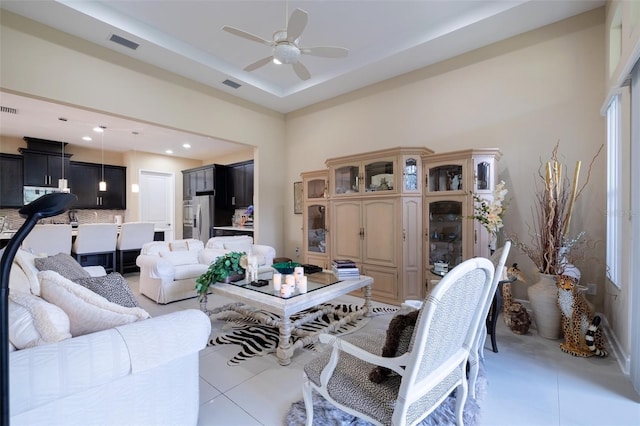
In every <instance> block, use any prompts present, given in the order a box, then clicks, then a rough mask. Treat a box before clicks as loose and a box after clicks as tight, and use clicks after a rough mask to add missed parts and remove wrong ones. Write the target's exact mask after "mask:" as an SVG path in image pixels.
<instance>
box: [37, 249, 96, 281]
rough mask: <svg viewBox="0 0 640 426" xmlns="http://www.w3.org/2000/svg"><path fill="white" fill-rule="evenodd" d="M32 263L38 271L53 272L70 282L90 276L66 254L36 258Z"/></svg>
mask: <svg viewBox="0 0 640 426" xmlns="http://www.w3.org/2000/svg"><path fill="white" fill-rule="evenodd" d="M34 263H35V265H36V268H38V270H40V271H55V272H57V273H59V274H60V275H62V276H63V277H65V278H67V279H69V280H72V281H74V280H75V279H77V278H89V277H90V276H91V275H90V274H89V273H88V272H87V271H85V270H84V269H83V268H82V266H80V264H79V263H78V262H77V261H76V260H75V259H74V258H73V257H71V256H70V255H68V254H66V253H58V254H56V255H55V256H48V257H42V258H38V259H35V260H34Z"/></svg>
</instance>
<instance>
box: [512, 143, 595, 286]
mask: <svg viewBox="0 0 640 426" xmlns="http://www.w3.org/2000/svg"><path fill="white" fill-rule="evenodd" d="M559 147H560V142H559V141H558V142H557V143H556V145H555V147H554V149H553V151H552V153H551V158H550V160H549V161H547V162H546V163H545V164H541V166H540V169H539V170H538V176H539V178H540V182H536V203H535V204H534V206H533V207H532V215H533V224H532V225H531V226H529V237H530V239H531V244H530V245H527V244H524V243H522V242H520V241H518V238H517V237H512V239H513V241H515V245H516V246H517V247H518V248H520V249H521V250H522V251H523V252H524V253H525V254H526V255H527V256H528V257H529V258H530V259H531V260H532V261H533V263H535V265H536V266H537V267H538V270H539V271H540V272H541V273H543V274H561V273H562V272H563V270H564V267H565V265H566V264H567V262H568V261H567V259H566V256H567V254H568V253H569V251H570V250H571V248H572V247H574V246H575V245H576V243H578V242H579V241H580V239H581V238H582V237H583V236H584V232H579V233H577V235H576V236H575V237H574V238H570V237H569V226H570V224H571V215H572V213H573V206H574V204H575V201H576V200H577V199H578V197H579V196H580V194H581V193H582V191H583V190H584V188H585V186H586V185H587V183H589V178H590V177H591V169H592V167H593V164H594V161H595V159H596V158H597V157H598V155H600V152H601V151H602V149H603V147H604V145H602V146H600V148H599V149H598V152H597V153H596V154H595V156H594V157H593V158H592V160H591V163H590V164H589V168H588V171H587V178H586V180H585V182H584V184H583V185H582V187H581V188H580V190H578V181H579V177H580V167H581V162H580V161H578V162H576V166H575V169H574V173H573V180H572V181H571V182H570V181H569V179H568V178H567V177H566V176H567V173H566V166H565V165H564V164H562V163H561V162H560V161H559V160H558V149H559Z"/></svg>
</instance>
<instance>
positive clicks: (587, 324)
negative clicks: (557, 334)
mask: <svg viewBox="0 0 640 426" xmlns="http://www.w3.org/2000/svg"><path fill="white" fill-rule="evenodd" d="M577 284H578V283H577V281H576V280H575V278H573V277H570V276H568V275H559V276H558V281H557V287H558V307H559V308H560V311H561V312H562V330H563V332H564V343H561V344H560V349H562V351H564V352H566V353H568V354H571V355H573V356H579V357H590V356H599V357H605V356H607V351H606V350H604V336H603V334H602V329H600V328H599V327H598V326H599V325H600V317H599V316H597V315H594V314H593V312H591V308H590V307H589V305H588V304H587V301H586V299H585V298H584V296H583V295H582V294H580V293H579V292H578V285H577Z"/></svg>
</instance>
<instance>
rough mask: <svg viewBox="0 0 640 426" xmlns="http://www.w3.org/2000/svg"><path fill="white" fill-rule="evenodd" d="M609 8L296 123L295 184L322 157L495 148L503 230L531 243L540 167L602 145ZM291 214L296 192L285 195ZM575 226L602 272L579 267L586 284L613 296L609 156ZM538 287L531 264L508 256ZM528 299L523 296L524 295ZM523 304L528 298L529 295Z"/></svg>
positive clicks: (291, 139) (321, 108) (337, 102)
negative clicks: (505, 195)
mask: <svg viewBox="0 0 640 426" xmlns="http://www.w3.org/2000/svg"><path fill="white" fill-rule="evenodd" d="M603 24H604V10H603V9H599V10H596V11H594V12H590V13H587V14H583V15H580V16H578V17H575V18H572V19H569V20H567V21H563V22H561V23H558V24H555V25H551V26H549V27H545V28H543V29H540V30H536V31H533V32H530V33H527V34H524V35H521V36H517V37H514V38H512V39H510V40H506V41H504V42H500V43H496V44H494V45H491V46H489V47H486V48H483V49H479V50H477V51H474V52H471V53H469V54H466V55H462V56H460V57H457V58H454V59H452V60H449V61H446V62H443V63H440V64H437V65H434V66H432V67H429V68H425V69H422V70H419V71H416V72H413V73H411V74H407V75H405V76H402V77H399V78H395V79H392V80H389V81H387V82H384V83H382V84H379V85H376V86H374V87H370V88H367V89H364V90H360V91H358V92H355V93H351V94H349V95H346V96H343V97H341V98H338V99H334V100H333V101H331V102H326V103H324V104H321V105H316V106H313V107H310V108H308V109H306V110H302V111H298V112H295V113H292V114H289V115H288V116H287V143H288V145H289V149H288V152H287V156H288V157H287V164H289V165H290V167H289V168H287V171H288V175H287V184H288V185H289V186H291V184H292V183H293V182H294V181H296V180H300V176H299V174H300V172H302V171H305V170H315V169H320V168H323V167H324V159H326V158H328V157H334V156H337V155H344V154H349V153H358V152H365V151H369V150H375V149H380V148H384V147H390V146H400V145H401V146H418V145H420V146H426V147H428V148H431V149H433V150H434V151H436V152H445V151H452V150H457V149H464V148H471V147H498V148H500V149H501V150H502V152H503V158H502V160H501V161H500V167H499V174H500V178H501V179H503V180H504V181H505V182H506V184H507V187H508V189H509V197H510V198H511V204H510V207H509V210H508V211H507V214H506V218H505V231H506V232H507V233H515V234H517V235H519V236H520V237H521V238H523V239H525V241H526V238H525V235H526V234H527V228H526V224H527V223H531V213H530V211H531V206H532V198H533V197H532V185H533V184H534V182H535V180H536V178H535V176H536V173H537V170H538V165H539V160H540V159H544V160H546V159H547V158H548V157H549V156H550V154H551V151H552V149H553V147H554V145H555V143H556V142H557V141H560V144H561V146H560V153H561V160H563V161H566V163H567V164H569V165H570V171H571V172H572V171H573V166H574V164H575V161H576V160H582V161H583V164H584V167H583V175H582V176H583V179H584V178H585V177H586V173H584V172H586V170H585V169H586V166H587V164H588V163H589V161H590V160H591V157H592V156H593V155H594V154H595V153H596V152H597V150H598V148H599V147H600V145H601V144H603V143H604V142H605V126H604V119H603V117H601V115H600V112H599V110H600V105H601V103H602V99H603V97H604V90H603V87H602V81H603V80H604V25H603ZM285 193H286V196H287V200H286V204H287V205H291V204H292V191H290V190H289V188H285ZM575 211H576V212H577V214H575V215H574V217H573V219H572V228H573V229H575V230H585V231H587V233H588V238H589V239H590V240H591V241H592V242H593V244H594V245H595V248H594V249H593V250H592V251H591V252H590V255H591V256H593V259H595V260H596V261H595V262H588V263H587V264H585V265H583V266H582V269H583V274H584V279H585V281H584V282H595V283H597V284H598V288H599V295H598V296H597V297H596V298H595V299H594V301H595V302H596V303H597V304H598V305H599V306H600V307H601V305H602V293H603V291H604V266H605V265H604V259H605V258H604V239H605V220H604V219H605V215H604V213H605V156H604V155H603V154H601V155H600V156H599V157H598V159H597V160H596V162H595V164H594V167H593V170H592V172H591V177H590V182H589V186H588V187H587V189H586V190H585V191H584V193H583V195H582V196H581V197H580V198H579V199H578V201H577V206H576V210H575ZM301 226H302V223H301V216H299V215H298V216H296V215H293V214H290V221H289V222H288V225H287V227H286V235H285V251H286V252H287V253H293V252H294V250H295V247H297V246H299V245H300V244H301V235H300V234H301V233H300V228H301ZM510 259H513V260H512V261H517V262H518V263H519V265H520V266H521V267H522V268H523V269H524V270H525V272H526V273H527V275H528V276H529V278H530V280H532V281H534V280H535V272H534V268H533V265H532V264H531V262H529V261H528V259H527V258H526V257H525V256H523V255H522V254H520V253H519V252H518V251H517V250H513V254H512V255H511V256H510ZM520 290H522V289H520ZM525 297H526V296H525Z"/></svg>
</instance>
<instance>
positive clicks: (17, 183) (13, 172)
mask: <svg viewBox="0 0 640 426" xmlns="http://www.w3.org/2000/svg"><path fill="white" fill-rule="evenodd" d="M22 186H23V169H22V156H21V155H14V154H0V208H20V207H22V203H23V191H22Z"/></svg>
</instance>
